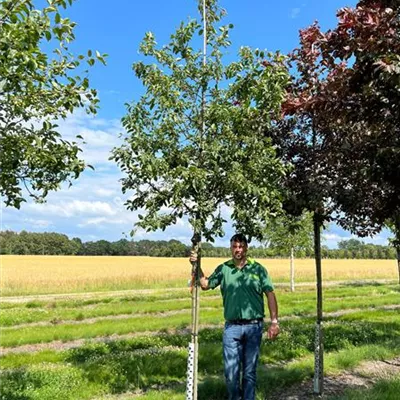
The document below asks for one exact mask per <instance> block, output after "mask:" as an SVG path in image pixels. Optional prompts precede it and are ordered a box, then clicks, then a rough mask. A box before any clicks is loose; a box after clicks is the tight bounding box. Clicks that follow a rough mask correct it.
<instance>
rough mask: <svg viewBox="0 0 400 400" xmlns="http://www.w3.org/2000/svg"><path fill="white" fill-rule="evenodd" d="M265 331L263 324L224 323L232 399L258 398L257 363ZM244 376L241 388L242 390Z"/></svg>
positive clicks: (226, 364) (227, 377)
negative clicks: (256, 396)
mask: <svg viewBox="0 0 400 400" xmlns="http://www.w3.org/2000/svg"><path fill="white" fill-rule="evenodd" d="M262 332H263V322H262V321H260V322H258V323H255V324H245V325H236V324H231V323H229V322H226V323H225V330H224V336H223V353H224V371H225V379H226V385H227V389H228V395H229V400H254V399H255V395H256V373H257V361H258V355H259V353H260V345H261V337H262ZM241 373H242V388H240V375H241Z"/></svg>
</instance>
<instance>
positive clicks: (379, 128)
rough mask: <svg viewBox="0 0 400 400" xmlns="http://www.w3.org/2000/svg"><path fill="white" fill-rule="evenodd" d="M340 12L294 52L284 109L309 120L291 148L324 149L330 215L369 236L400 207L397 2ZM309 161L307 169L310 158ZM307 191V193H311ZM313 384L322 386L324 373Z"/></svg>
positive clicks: (322, 172) (321, 163)
mask: <svg viewBox="0 0 400 400" xmlns="http://www.w3.org/2000/svg"><path fill="white" fill-rule="evenodd" d="M338 18H339V22H338V26H337V27H336V28H335V29H334V30H331V31H328V32H326V33H323V32H321V30H320V28H319V27H318V25H317V24H314V25H313V26H311V27H309V28H307V29H305V30H303V31H302V32H301V47H300V49H299V50H297V51H296V52H295V53H294V57H293V61H294V62H295V63H296V67H297V71H298V75H297V76H296V78H295V79H294V84H293V86H292V90H291V92H290V93H288V96H287V99H286V102H285V104H284V106H283V112H284V113H285V114H289V115H295V116H296V117H297V121H298V120H301V119H302V121H303V123H304V121H305V120H304V117H306V121H307V123H308V124H309V130H308V136H305V137H304V136H303V137H302V138H299V135H298V132H299V130H298V129H297V130H290V129H289V130H288V132H289V133H288V134H287V136H286V137H289V138H290V137H291V138H292V139H293V140H291V141H290V143H292V145H293V146H292V149H294V151H293V154H296V152H297V151H298V149H299V148H300V149H301V148H302V146H303V145H304V143H307V142H309V141H310V140H309V139H311V141H312V142H313V145H314V147H313V148H314V149H315V146H316V147H317V148H319V149H320V150H321V153H320V154H321V155H322V157H319V158H318V157H317V158H314V161H315V160H317V162H313V163H312V165H313V168H312V169H313V171H317V175H316V177H317V179H316V181H317V182H318V185H317V186H318V187H319V188H321V189H323V192H322V196H321V193H320V194H318V197H319V198H320V199H325V201H324V203H325V204H324V205H325V206H324V213H325V215H326V217H327V218H329V216H330V212H331V211H334V210H336V211H339V212H338V213H337V218H336V220H337V222H338V223H339V224H340V225H341V226H343V227H344V228H347V229H350V230H351V231H352V232H354V233H357V234H358V235H361V236H363V235H368V234H373V233H376V232H378V231H379V230H380V228H381V227H382V226H383V224H384V222H385V221H387V220H392V221H393V220H394V221H396V220H397V215H398V214H399V205H400V201H399V200H400V195H399V188H400V187H399V184H398V182H399V181H400V180H399V177H400V169H399V165H400V158H399V157H400V153H399V152H398V151H397V149H398V148H399V137H400V135H399V130H398V129H399V128H398V127H399V113H398V106H397V105H398V103H399V93H400V92H399V75H400V68H399V58H398V54H399V50H400V41H399V21H400V20H399V4H398V1H384V0H382V1H370V0H365V1H360V2H359V3H358V5H357V7H356V8H354V9H350V8H344V9H341V10H339V12H338ZM281 132H282V131H281ZM296 157H297V158H296ZM310 157H311V158H310ZM313 157H314V155H313V154H312V153H310V154H309V157H307V156H306V157H305V160H307V158H308V159H309V160H312V159H313ZM295 158H296V159H295V161H297V160H299V159H300V160H301V159H302V157H301V156H295ZM308 165H310V164H308ZM303 166H305V168H303V171H306V172H307V168H306V166H307V163H303ZM295 170H296V168H295ZM296 178H299V176H297V177H296ZM311 179H313V178H312V176H311ZM300 180H301V179H300ZM306 182H310V178H309V177H307V179H306ZM321 183H324V184H323V185H321ZM303 187H304V185H303ZM315 189H316V187H315V186H314V190H315ZM297 190H298V189H297ZM301 192H303V193H305V194H306V195H307V196H306V198H309V195H310V193H312V192H310V191H307V190H305V191H304V190H301ZM314 193H315V192H314ZM312 196H314V195H312ZM314 197H315V196H314ZM301 198H303V197H301ZM306 203H307V205H309V203H308V202H306ZM326 205H328V206H329V205H332V207H331V208H330V209H329V207H328V208H326ZM313 208H314V207H313ZM309 209H310V208H309ZM317 209H319V210H320V209H321V208H320V207H319V208H316V210H317ZM326 211H330V212H326ZM316 215H318V214H316ZM319 215H321V213H319ZM319 220H320V221H322V220H323V219H322V218H320V219H319ZM316 232H317V231H316ZM316 245H317V240H316ZM317 258H318V257H317ZM318 269H319V268H318V265H317V272H318ZM318 280H319V278H318ZM319 298H320V296H319V295H318V299H319ZM321 298H322V292H321ZM320 303H321V302H320V301H319V305H318V309H319V308H320ZM318 314H320V313H318ZM320 315H321V317H322V313H321V314H320ZM318 319H319V318H318ZM315 383H316V385H315V391H316V392H317V393H321V392H322V376H321V377H320V379H318V380H317V379H315Z"/></svg>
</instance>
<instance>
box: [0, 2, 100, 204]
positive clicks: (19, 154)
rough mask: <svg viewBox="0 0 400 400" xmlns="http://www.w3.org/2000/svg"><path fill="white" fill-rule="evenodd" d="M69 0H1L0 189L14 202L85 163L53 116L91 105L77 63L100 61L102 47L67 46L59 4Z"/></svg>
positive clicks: (68, 26) (66, 24) (92, 95)
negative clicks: (80, 50) (79, 49)
mask: <svg viewBox="0 0 400 400" xmlns="http://www.w3.org/2000/svg"><path fill="white" fill-rule="evenodd" d="M72 1H73V0H49V1H48V5H47V6H46V7H44V8H43V9H42V10H38V9H35V7H34V1H33V0H12V1H11V0H1V1H0V35H1V40H0V76H1V82H0V148H1V158H0V169H1V177H0V193H1V195H2V196H4V202H5V204H6V205H7V206H12V207H16V208H20V205H21V202H23V201H26V199H25V194H24V193H23V189H26V191H27V192H28V196H30V197H33V198H34V199H35V200H37V201H43V200H44V199H45V198H46V196H47V193H48V191H50V190H56V189H57V188H58V187H59V184H60V183H61V182H63V181H69V182H71V180H72V179H76V178H77V177H78V176H79V175H80V173H81V172H82V171H83V169H84V168H85V163H84V162H83V161H82V160H81V159H80V158H79V151H80V149H79V143H78V142H76V141H72V142H68V141H66V140H64V139H63V138H62V137H61V135H60V133H59V132H58V130H57V125H56V124H55V123H54V121H55V120H57V119H62V118H65V117H66V116H67V115H68V114H69V113H72V112H73V111H74V110H75V109H76V108H79V107H84V108H85V109H86V111H87V112H88V113H95V112H96V108H97V104H98V99H97V94H96V91H95V90H94V89H91V88H90V86H89V80H88V77H87V71H84V72H83V75H82V76H80V75H78V73H76V71H78V70H79V68H80V67H81V66H82V63H83V62H85V63H88V65H89V66H90V65H93V64H94V63H95V60H99V61H101V62H103V63H104V55H100V54H99V53H98V52H96V55H95V56H93V55H92V52H91V51H90V50H89V51H88V54H87V56H84V55H77V56H74V55H73V54H71V53H70V52H69V45H70V43H71V42H72V41H73V40H74V39H75V36H74V27H75V23H74V22H72V21H70V20H69V19H68V18H62V17H61V14H60V12H61V10H62V9H65V8H67V6H68V4H69V5H71V4H72ZM67 3H68V4H67ZM44 46H53V48H54V50H53V51H52V52H51V51H46V52H45V51H44V50H43V47H44ZM78 139H79V137H77V140H78Z"/></svg>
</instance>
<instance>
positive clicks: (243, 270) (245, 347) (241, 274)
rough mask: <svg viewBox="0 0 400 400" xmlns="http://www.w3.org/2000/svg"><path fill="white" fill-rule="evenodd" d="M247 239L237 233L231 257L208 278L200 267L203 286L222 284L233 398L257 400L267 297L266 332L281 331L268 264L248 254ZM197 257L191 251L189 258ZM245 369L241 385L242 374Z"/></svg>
mask: <svg viewBox="0 0 400 400" xmlns="http://www.w3.org/2000/svg"><path fill="white" fill-rule="evenodd" d="M247 247H248V246H247V239H246V237H245V236H244V235H242V234H236V235H234V236H233V237H232V239H231V252H232V259H231V260H229V261H226V262H225V263H223V264H221V265H220V266H218V267H217V268H216V270H215V271H214V272H213V273H212V274H211V275H210V276H209V277H208V278H207V277H205V276H204V273H203V271H201V270H200V286H201V288H202V289H203V290H208V289H215V288H216V287H217V286H221V293H222V298H223V305H224V317H225V329H224V335H223V357H224V372H225V379H226V384H227V389H228V394H229V399H230V400H240V399H243V400H254V399H255V389H256V369H257V362H258V356H259V352H260V345H261V338H262V332H263V318H264V316H265V313H264V298H263V293H265V294H266V296H267V300H268V308H269V314H270V317H271V324H270V326H269V328H268V332H267V336H268V338H269V339H274V338H275V337H276V336H277V335H278V334H279V324H278V304H277V301H276V297H275V294H274V288H273V286H272V282H271V280H270V278H269V276H268V273H267V271H266V270H265V268H264V267H263V266H262V265H261V264H259V263H257V262H256V261H254V260H252V259H251V258H248V257H247ZM196 260H197V257H196V255H195V254H192V255H191V257H190V261H191V262H194V261H196ZM241 373H242V388H241V385H240V375H241Z"/></svg>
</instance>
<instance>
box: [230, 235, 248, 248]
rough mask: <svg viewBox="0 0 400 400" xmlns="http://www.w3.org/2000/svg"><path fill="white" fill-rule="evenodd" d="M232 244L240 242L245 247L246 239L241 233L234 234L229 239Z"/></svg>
mask: <svg viewBox="0 0 400 400" xmlns="http://www.w3.org/2000/svg"><path fill="white" fill-rule="evenodd" d="M233 242H240V243H244V244H245V245H246V246H247V244H248V243H247V239H246V236H244V235H243V233H235V234H234V235H233V236H232V237H231V243H233Z"/></svg>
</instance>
